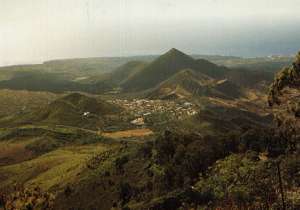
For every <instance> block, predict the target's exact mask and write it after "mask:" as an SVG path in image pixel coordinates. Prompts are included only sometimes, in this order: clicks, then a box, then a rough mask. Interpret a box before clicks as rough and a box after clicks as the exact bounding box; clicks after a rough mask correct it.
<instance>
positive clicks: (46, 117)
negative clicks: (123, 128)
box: [0, 93, 121, 130]
mask: <svg viewBox="0 0 300 210" xmlns="http://www.w3.org/2000/svg"><path fill="white" fill-rule="evenodd" d="M120 111H121V108H120V107H118V106H115V105H112V104H109V103H107V102H105V101H102V100H101V99H98V98H94V97H88V96H85V95H83V94H79V93H72V94H69V95H67V96H64V97H62V98H59V99H57V100H54V101H53V102H51V103H50V104H48V105H46V106H44V107H41V108H40V109H38V110H36V111H33V112H29V113H25V114H23V115H22V114H19V115H15V116H13V117H12V118H4V119H2V120H0V124H1V125H3V126H15V125H26V124H36V125H40V124H41V125H64V126H74V127H81V128H89V129H93V130H97V129H102V128H103V126H104V124H105V121H106V116H109V115H114V114H117V113H119V112H120Z"/></svg>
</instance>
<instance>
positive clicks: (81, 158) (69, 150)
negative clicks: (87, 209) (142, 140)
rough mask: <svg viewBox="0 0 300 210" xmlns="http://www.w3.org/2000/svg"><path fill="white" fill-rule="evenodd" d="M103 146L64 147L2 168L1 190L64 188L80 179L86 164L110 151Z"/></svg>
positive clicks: (0, 172)
mask: <svg viewBox="0 0 300 210" xmlns="http://www.w3.org/2000/svg"><path fill="white" fill-rule="evenodd" d="M107 149H108V148H107V146H105V145H103V144H93V145H87V146H72V147H66V148H61V149H58V150H55V151H53V152H50V153H47V154H45V155H42V156H40V157H38V158H35V159H33V160H29V161H24V162H22V163H19V164H13V165H8V166H2V167H0V174H1V177H0V178H1V179H0V185H1V187H3V188H5V187H12V186H14V185H15V184H16V183H18V184H22V185H24V186H26V187H29V188H30V187H35V186H39V187H40V188H42V189H43V190H54V189H61V188H63V187H65V186H66V185H68V184H69V183H72V182H74V181H75V180H78V176H80V173H81V172H82V171H84V169H85V167H86V161H87V160H88V159H89V158H91V157H92V156H93V155H94V154H99V153H101V152H104V151H106V150H107Z"/></svg>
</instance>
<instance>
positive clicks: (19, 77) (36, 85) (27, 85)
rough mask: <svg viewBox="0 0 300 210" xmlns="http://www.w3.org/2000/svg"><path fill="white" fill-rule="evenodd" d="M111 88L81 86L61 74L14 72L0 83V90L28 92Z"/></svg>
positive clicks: (87, 90) (106, 84)
mask: <svg viewBox="0 0 300 210" xmlns="http://www.w3.org/2000/svg"><path fill="white" fill-rule="evenodd" d="M111 88H112V86H111V84H109V83H107V82H102V81H99V82H97V83H93V84H82V83H79V82H75V81H72V80H69V79H67V78H65V77H64V75H62V74H61V73H47V72H39V71H37V72H34V71H33V72H15V74H14V76H12V78H10V79H8V80H3V81H0V89H12V90H29V91H49V92H56V93H57V92H64V91H84V92H89V93H101V92H104V91H107V90H110V89H111Z"/></svg>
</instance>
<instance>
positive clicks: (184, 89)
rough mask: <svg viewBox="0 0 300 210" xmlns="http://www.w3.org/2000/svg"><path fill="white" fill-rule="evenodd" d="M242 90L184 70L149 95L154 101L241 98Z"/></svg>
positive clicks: (231, 84) (232, 84) (226, 81)
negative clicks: (193, 98)
mask: <svg viewBox="0 0 300 210" xmlns="http://www.w3.org/2000/svg"><path fill="white" fill-rule="evenodd" d="M242 95H243V94H242V88H241V87H239V86H238V85H235V84H234V83H232V82H230V81H228V80H215V79H213V78H211V77H209V76H207V75H205V74H202V73H197V72H195V71H193V70H191V69H185V70H182V71H180V72H178V73H176V74H175V75H173V76H172V77H170V78H169V79H167V80H166V81H164V82H162V83H161V84H160V85H158V86H157V87H156V88H155V89H154V91H152V92H151V93H150V94H149V98H152V99H177V98H185V97H195V96H200V97H203V96H205V97H219V98H225V99H233V98H239V97H240V96H242Z"/></svg>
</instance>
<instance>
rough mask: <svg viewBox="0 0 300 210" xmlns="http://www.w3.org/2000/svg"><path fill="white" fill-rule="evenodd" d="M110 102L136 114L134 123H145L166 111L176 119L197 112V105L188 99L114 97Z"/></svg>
mask: <svg viewBox="0 0 300 210" xmlns="http://www.w3.org/2000/svg"><path fill="white" fill-rule="evenodd" d="M109 102H110V103H113V104H116V105H119V106H121V107H124V108H125V110H127V111H128V112H129V113H130V114H131V115H133V116H135V117H136V118H135V119H134V120H132V121H131V123H132V124H134V125H144V124H145V122H144V121H145V119H146V118H147V117H151V115H153V114H160V113H166V114H168V115H169V116H170V117H172V118H174V119H183V118H185V117H188V116H192V115H195V114H197V107H196V105H194V104H193V103H190V102H188V101H182V102H178V101H168V100H148V99H133V100H126V99H124V100H122V99H114V100H110V101H109Z"/></svg>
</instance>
